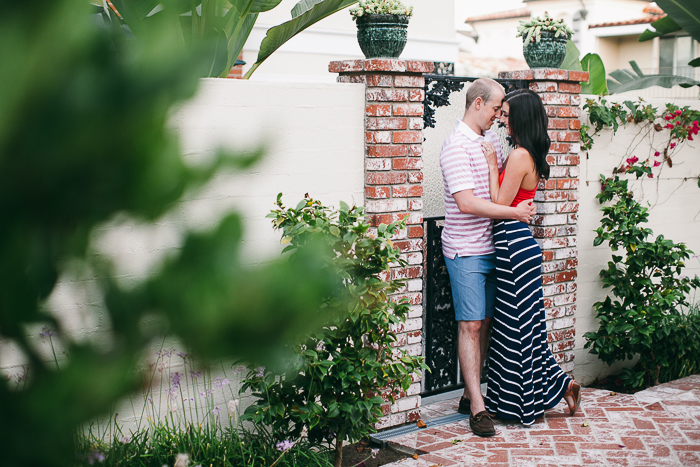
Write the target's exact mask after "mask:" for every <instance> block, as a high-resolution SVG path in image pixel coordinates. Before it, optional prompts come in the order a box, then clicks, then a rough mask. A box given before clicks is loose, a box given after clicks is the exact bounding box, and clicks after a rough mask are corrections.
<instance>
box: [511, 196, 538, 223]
mask: <svg viewBox="0 0 700 467" xmlns="http://www.w3.org/2000/svg"><path fill="white" fill-rule="evenodd" d="M535 214H537V206H535V203H534V202H533V201H532V200H531V199H526V200H525V201H522V202H521V203H520V204H518V205H517V206H516V207H515V220H516V221H520V222H525V223H526V224H529V223H530V221H531V220H532V218H533V217H534V215H535Z"/></svg>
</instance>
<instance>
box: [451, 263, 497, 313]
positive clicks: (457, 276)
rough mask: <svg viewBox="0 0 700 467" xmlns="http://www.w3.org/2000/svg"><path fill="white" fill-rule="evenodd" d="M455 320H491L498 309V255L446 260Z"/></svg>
mask: <svg viewBox="0 0 700 467" xmlns="http://www.w3.org/2000/svg"><path fill="white" fill-rule="evenodd" d="M445 264H447V272H448V273H449V275H450V285H451V286H452V302H453V303H454V308H455V320H456V321H481V320H482V319H484V318H492V317H493V312H494V309H495V307H496V255H495V253H494V254H490V255H478V256H455V258H454V259H450V258H447V257H445Z"/></svg>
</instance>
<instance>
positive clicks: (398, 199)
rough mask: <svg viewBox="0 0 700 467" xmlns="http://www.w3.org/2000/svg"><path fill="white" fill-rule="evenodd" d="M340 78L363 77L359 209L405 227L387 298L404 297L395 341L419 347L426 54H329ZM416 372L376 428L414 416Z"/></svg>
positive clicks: (416, 351) (416, 350) (376, 220)
mask: <svg viewBox="0 0 700 467" xmlns="http://www.w3.org/2000/svg"><path fill="white" fill-rule="evenodd" d="M329 70H330V72H331V73H339V76H338V82H340V83H363V84H365V85H366V105H365V129H366V132H365V213H366V214H367V217H368V219H369V221H370V223H371V224H372V225H373V226H375V227H376V226H378V225H379V224H382V223H384V224H388V223H390V222H393V221H397V220H399V219H404V220H405V221H406V225H407V227H406V229H405V230H404V231H402V232H400V233H399V234H398V235H397V236H396V237H395V239H394V240H395V242H394V244H395V245H396V246H397V247H399V248H400V249H401V251H402V252H403V255H404V258H405V259H406V261H408V263H409V265H408V266H407V267H403V268H393V269H392V270H391V277H392V278H394V279H398V278H402V279H408V280H407V281H406V286H405V287H404V289H403V290H402V291H401V292H400V293H399V294H397V295H395V296H394V297H393V299H395V300H399V299H401V298H407V299H408V300H409V302H410V304H411V312H410V314H409V317H408V320H407V321H406V322H405V323H402V324H401V325H400V326H399V327H397V329H396V331H397V334H398V342H397V346H400V347H401V348H403V349H405V350H406V351H407V352H409V353H410V354H413V355H421V353H422V350H423V349H422V344H421V339H422V329H423V320H422V303H423V292H422V290H423V287H422V276H423V266H422V264H423V253H422V251H423V185H422V183H423V172H422V169H423V159H422V157H421V156H422V154H423V131H422V130H423V99H424V97H425V91H424V90H423V87H424V85H425V80H424V79H423V76H422V74H423V73H429V72H431V71H432V70H433V63H432V62H418V61H406V60H387V59H374V60H348V61H339V62H331V64H330V66H329ZM419 394H420V380H419V379H418V378H416V379H415V380H414V384H413V385H411V387H410V388H409V390H408V391H407V393H406V394H402V395H401V397H400V398H399V399H397V401H396V403H395V404H393V405H392V404H390V403H387V404H385V405H384V406H383V410H384V417H382V419H381V420H380V422H379V423H378V425H377V428H386V427H389V426H394V425H400V424H402V423H406V422H410V421H415V420H417V419H419V418H420V395H419Z"/></svg>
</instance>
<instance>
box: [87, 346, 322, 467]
mask: <svg viewBox="0 0 700 467" xmlns="http://www.w3.org/2000/svg"><path fill="white" fill-rule="evenodd" d="M148 368H149V370H150V371H146V372H145V373H146V374H145V377H144V379H145V382H146V387H147V389H146V391H145V392H144V393H143V395H142V398H143V401H142V406H140V408H137V407H136V406H135V405H134V404H133V403H132V409H133V412H134V415H135V417H136V423H135V428H132V429H130V430H128V431H126V432H125V430H124V428H123V425H122V424H120V423H119V422H118V421H117V414H112V416H110V418H109V420H108V421H107V423H98V422H96V423H93V424H91V425H90V426H88V427H87V428H86V429H85V431H84V432H81V433H77V434H76V436H77V439H76V445H77V463H76V465H78V466H123V467H163V466H175V467H186V466H201V467H205V466H206V467H243V466H245V467H330V466H332V465H333V462H332V459H333V458H334V455H335V454H334V453H331V452H330V451H329V450H328V448H325V447H323V446H319V445H314V444H311V443H309V442H308V440H306V439H305V438H302V439H298V440H281V439H279V437H276V436H275V434H274V433H270V432H269V431H267V430H266V429H265V428H264V427H256V429H255V430H250V429H246V428H244V427H243V426H242V425H241V424H240V422H239V418H240V412H239V411H240V408H239V401H240V399H238V398H237V396H238V394H237V393H235V392H234V390H233V389H232V388H231V382H230V381H229V379H228V378H229V376H231V377H232V378H238V376H239V375H240V374H241V373H242V371H243V368H242V367H239V366H232V369H231V371H230V372H229V374H227V371H226V369H225V368H224V366H223V365H221V374H223V377H216V378H213V377H212V372H211V369H207V370H202V369H199V368H197V367H196V364H195V363H194V360H193V359H192V358H191V357H190V355H189V354H186V353H183V352H177V351H176V350H174V349H170V350H163V349H161V350H160V351H159V352H158V353H157V359H156V361H155V363H153V364H151V365H149V366H148ZM176 370H177V371H176ZM233 386H234V387H235V386H237V384H236V382H235V381H234V384H233ZM154 388H161V389H162V390H154ZM226 401H227V402H226ZM132 402H133V401H132ZM285 441H286V443H284V442H285ZM292 443H293V444H292ZM185 455H186V458H185ZM178 456H179V457H178Z"/></svg>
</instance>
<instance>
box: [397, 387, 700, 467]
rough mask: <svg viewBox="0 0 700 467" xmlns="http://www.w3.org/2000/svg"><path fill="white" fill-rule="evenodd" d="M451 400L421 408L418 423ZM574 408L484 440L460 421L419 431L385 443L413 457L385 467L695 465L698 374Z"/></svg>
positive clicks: (699, 427)
mask: <svg viewBox="0 0 700 467" xmlns="http://www.w3.org/2000/svg"><path fill="white" fill-rule="evenodd" d="M458 402H459V401H458V399H452V400H446V401H442V402H436V403H434V404H430V405H426V406H424V407H423V408H422V414H423V419H424V420H430V419H433V418H437V417H442V416H445V415H449V414H452V413H455V411H456V410H457V404H458ZM581 409H582V410H579V412H578V413H577V414H576V415H575V416H573V417H570V416H567V415H566V413H568V410H567V409H566V405H565V403H564V402H562V403H560V405H559V406H557V407H555V408H554V409H552V410H550V411H548V412H547V414H546V415H545V416H544V417H543V418H541V419H538V420H537V422H536V423H535V424H534V425H532V426H530V427H523V426H522V425H520V424H509V423H506V422H503V421H500V420H496V430H497V431H498V433H497V434H496V436H494V437H492V438H479V437H476V436H473V435H472V434H471V432H470V430H469V425H468V422H467V421H460V422H457V423H452V424H449V425H443V426H439V427H436V428H426V429H423V430H421V431H419V432H415V433H411V434H408V435H404V436H401V437H400V438H393V439H391V440H390V441H391V442H393V443H397V444H399V445H401V446H402V447H404V448H406V449H408V450H411V449H412V450H414V451H415V452H416V453H417V456H414V458H411V457H408V458H406V459H404V460H401V461H398V462H395V463H392V464H387V466H391V467H436V466H443V467H448V466H455V467H457V466H460V467H461V466H489V467H525V466H533V467H534V466H538V467H544V466H547V467H554V466H566V467H575V466H631V467H660V466H674V467H676V466H700V375H694V376H689V377H687V378H683V379H680V380H676V381H672V382H670V383H665V384H661V385H659V386H656V387H653V388H650V389H647V390H645V391H641V392H638V393H637V394H634V395H629V394H617V393H611V392H610V391H605V390H601V389H589V388H584V389H583V400H582V403H581ZM565 412H566V413H565Z"/></svg>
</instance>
